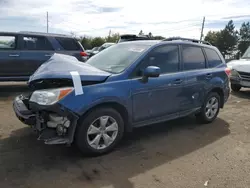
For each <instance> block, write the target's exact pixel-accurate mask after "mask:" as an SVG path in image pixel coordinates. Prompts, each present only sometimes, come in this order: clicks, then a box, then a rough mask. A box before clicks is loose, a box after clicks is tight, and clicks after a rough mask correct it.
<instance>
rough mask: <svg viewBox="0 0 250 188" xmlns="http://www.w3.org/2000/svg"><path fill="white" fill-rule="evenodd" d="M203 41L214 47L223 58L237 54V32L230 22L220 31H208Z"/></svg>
mask: <svg viewBox="0 0 250 188" xmlns="http://www.w3.org/2000/svg"><path fill="white" fill-rule="evenodd" d="M205 40H206V41H208V42H210V43H211V44H212V45H214V46H216V47H217V48H218V49H219V50H220V52H221V53H222V55H223V56H224V57H225V56H226V55H231V54H233V53H235V52H237V43H238V32H237V31H236V30H235V26H234V23H233V21H232V20H230V21H229V22H228V24H227V25H226V26H225V28H224V29H223V30H221V31H209V32H208V33H207V35H206V37H205Z"/></svg>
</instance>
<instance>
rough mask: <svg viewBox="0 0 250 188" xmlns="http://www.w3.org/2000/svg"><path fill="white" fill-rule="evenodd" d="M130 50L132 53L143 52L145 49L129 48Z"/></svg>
mask: <svg viewBox="0 0 250 188" xmlns="http://www.w3.org/2000/svg"><path fill="white" fill-rule="evenodd" d="M128 50H129V51H132V52H142V51H143V50H145V48H129V49H128Z"/></svg>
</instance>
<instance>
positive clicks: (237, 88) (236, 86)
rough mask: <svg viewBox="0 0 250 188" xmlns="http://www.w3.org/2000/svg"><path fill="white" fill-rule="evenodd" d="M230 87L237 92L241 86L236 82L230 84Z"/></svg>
mask: <svg viewBox="0 0 250 188" xmlns="http://www.w3.org/2000/svg"><path fill="white" fill-rule="evenodd" d="M231 89H232V90H233V91H235V92H238V91H240V89H241V86H240V85H237V84H231Z"/></svg>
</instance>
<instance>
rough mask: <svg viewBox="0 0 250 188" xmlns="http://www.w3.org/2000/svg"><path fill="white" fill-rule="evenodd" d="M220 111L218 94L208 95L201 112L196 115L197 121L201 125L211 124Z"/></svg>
mask: <svg viewBox="0 0 250 188" xmlns="http://www.w3.org/2000/svg"><path fill="white" fill-rule="evenodd" d="M219 111H220V96H219V94H218V93H215V92H212V93H210V94H209V95H208V96H207V98H206V100H205V102H204V104H203V106H202V108H201V112H200V113H199V114H197V115H196V116H197V119H198V120H199V121H201V122H202V123H211V122H212V121H214V119H215V118H216V117H217V115H218V113H219Z"/></svg>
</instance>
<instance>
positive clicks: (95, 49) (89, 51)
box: [85, 47, 99, 55]
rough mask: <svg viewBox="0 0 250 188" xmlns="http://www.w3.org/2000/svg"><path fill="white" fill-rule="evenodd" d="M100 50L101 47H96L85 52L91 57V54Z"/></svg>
mask: <svg viewBox="0 0 250 188" xmlns="http://www.w3.org/2000/svg"><path fill="white" fill-rule="evenodd" d="M98 49H99V47H94V48H92V49H91V50H86V51H85V52H86V53H87V54H88V55H89V54H91V53H92V52H94V51H97V50H98Z"/></svg>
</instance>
